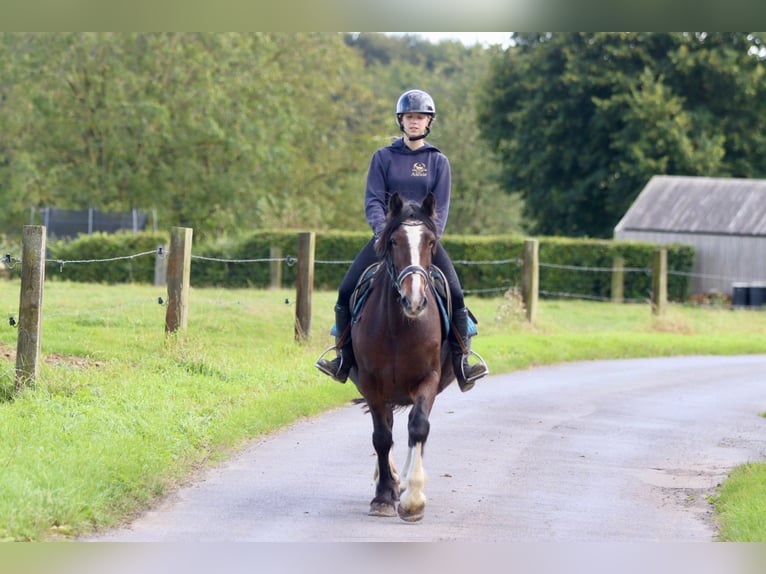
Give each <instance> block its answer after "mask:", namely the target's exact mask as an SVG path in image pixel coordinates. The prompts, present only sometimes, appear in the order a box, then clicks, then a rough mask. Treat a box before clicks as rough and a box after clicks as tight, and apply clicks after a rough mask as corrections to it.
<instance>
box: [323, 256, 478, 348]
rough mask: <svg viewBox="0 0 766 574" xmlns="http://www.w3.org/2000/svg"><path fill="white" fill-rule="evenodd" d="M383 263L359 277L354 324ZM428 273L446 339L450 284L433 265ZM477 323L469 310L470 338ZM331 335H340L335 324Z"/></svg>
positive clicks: (353, 301)
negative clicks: (376, 273)
mask: <svg viewBox="0 0 766 574" xmlns="http://www.w3.org/2000/svg"><path fill="white" fill-rule="evenodd" d="M382 263H383V262H382V261H377V262H375V263H373V264H372V265H370V266H369V267H367V269H365V270H364V273H362V275H361V277H359V281H357V283H356V287H354V291H353V292H352V294H351V299H350V300H349V308H350V309H351V321H352V323H353V321H354V318H355V317H356V316H357V315H359V313H360V312H361V311H362V308H363V307H364V303H365V301H366V299H367V295H369V293H370V290H371V289H372V286H373V278H374V276H375V272H376V271H377V270H378V268H379V267H380V266H381V265H382ZM428 273H429V275H430V276H431V286H432V287H433V292H434V295H435V299H436V301H437V303H438V304H439V309H440V311H441V318H442V337H443V338H444V339H446V338H447V336H448V335H449V330H450V324H451V322H452V297H451V295H450V290H449V284H448V283H447V277H446V276H445V275H444V272H442V270H441V269H439V268H438V267H436V266H435V265H431V267H430V268H429V269H428ZM476 323H477V321H476V317H474V315H473V313H471V311H470V310H469V311H468V337H473V336H475V335H476V334H477V333H478V331H477V328H476ZM330 334H331V335H333V336H335V337H337V336H338V335H339V333H338V330H337V326H336V325H334V324H333V326H332V329H331V331H330Z"/></svg>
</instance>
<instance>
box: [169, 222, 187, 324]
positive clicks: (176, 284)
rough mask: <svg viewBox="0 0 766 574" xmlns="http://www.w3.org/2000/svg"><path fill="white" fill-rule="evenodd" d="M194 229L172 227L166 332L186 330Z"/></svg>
mask: <svg viewBox="0 0 766 574" xmlns="http://www.w3.org/2000/svg"><path fill="white" fill-rule="evenodd" d="M192 231H193V230H192V229H191V228H188V227H172V228H171V229H170V252H169V253H168V254H167V257H168V309H167V312H166V313H165V333H175V332H176V331H178V329H181V330H186V326H187V322H188V314H189V313H188V311H189V275H190V271H191V251H192Z"/></svg>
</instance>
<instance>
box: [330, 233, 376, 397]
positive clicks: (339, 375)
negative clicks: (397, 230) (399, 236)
mask: <svg viewBox="0 0 766 574" xmlns="http://www.w3.org/2000/svg"><path fill="white" fill-rule="evenodd" d="M377 259H378V256H377V255H376V254H375V238H373V239H371V240H370V241H369V242H368V243H367V244H366V245H365V246H364V247H363V248H362V250H361V251H360V252H359V253H358V254H357V256H356V257H355V258H354V262H353V263H352V264H351V267H349V269H348V271H346V275H345V277H344V278H343V281H342V282H341V284H340V288H339V289H338V301H337V303H336V304H335V330H336V338H335V344H336V347H337V345H339V344H342V347H339V348H336V351H337V353H338V356H337V357H335V358H334V359H333V360H332V361H328V360H327V359H319V360H318V361H317V362H316V363H315V365H316V367H317V368H318V369H319V370H320V371H322V372H323V373H325V374H327V375H329V376H331V377H332V378H333V379H335V380H336V381H338V382H340V383H345V382H346V379H348V374H349V371H350V370H351V367H353V366H354V363H355V360H354V348H353V346H352V344H351V309H349V300H350V299H351V294H352V293H353V292H354V289H355V288H356V284H357V282H358V281H359V278H360V277H361V276H362V273H364V270H365V269H367V267H369V266H370V265H372V264H373V263H375V261H377ZM347 327H348V329H346V328H347ZM344 332H345V337H344ZM341 339H342V340H341Z"/></svg>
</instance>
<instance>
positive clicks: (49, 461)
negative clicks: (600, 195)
mask: <svg viewBox="0 0 766 574" xmlns="http://www.w3.org/2000/svg"><path fill="white" fill-rule="evenodd" d="M165 295H166V294H165V292H164V290H163V289H162V288H154V287H149V286H137V285H127V286H126V285H121V286H103V285H82V284H74V283H64V282H49V283H47V284H46V286H45V294H44V305H43V309H44V321H43V330H42V350H43V356H44V359H45V360H44V362H43V364H42V367H41V373H40V376H39V378H38V380H37V383H36V384H35V385H34V386H33V387H31V388H27V389H25V390H23V391H22V392H21V393H20V394H18V395H15V394H14V388H13V387H14V365H15V363H14V361H13V358H12V354H13V352H14V351H15V348H16V335H17V332H16V330H15V329H14V328H12V327H11V326H10V325H8V322H7V320H6V317H9V316H15V315H16V314H17V313H18V301H19V283H18V282H14V281H10V282H2V283H0V312H4V313H6V316H5V317H2V319H3V323H0V325H3V326H2V327H0V351H2V353H0V436H2V437H3V439H2V441H0V492H2V493H3V495H2V496H0V539H3V540H50V539H58V538H69V537H73V536H77V535H81V534H84V533H87V532H89V531H91V530H93V529H96V528H106V527H109V526H114V525H116V524H118V523H120V521H123V520H125V519H126V518H128V517H130V516H131V515H132V514H133V513H135V512H136V511H138V510H140V509H142V508H145V507H147V506H148V505H150V504H151V503H152V502H153V501H154V500H155V499H156V498H157V497H159V496H161V495H163V494H164V493H167V492H168V491H169V490H170V489H173V488H175V487H177V486H178V484H179V483H182V482H183V481H184V480H185V479H186V478H187V477H188V476H189V475H190V474H192V473H193V472H194V471H195V469H197V468H199V467H201V466H204V465H206V464H210V463H211V462H215V461H220V460H221V459H223V458H225V457H226V456H228V455H229V454H230V453H231V452H232V451H233V450H235V449H237V448H238V447H240V446H241V445H243V444H244V443H245V441H247V440H250V439H252V438H253V437H256V436H259V435H261V434H264V433H268V432H272V431H274V430H276V429H279V428H281V427H283V426H285V425H287V424H289V423H290V422H292V421H294V420H296V419H298V418H300V417H305V416H312V415H315V414H317V413H320V412H323V411H325V410H327V409H331V408H335V407H338V406H340V405H343V404H345V403H347V402H348V401H349V400H351V399H352V398H354V397H356V396H357V393H356V390H355V388H354V387H353V385H339V384H337V383H334V382H332V381H330V380H329V379H328V378H327V377H325V376H323V375H322V374H320V373H319V372H318V371H317V370H316V369H315V368H314V367H313V364H314V360H315V359H316V357H317V356H318V354H319V353H320V352H321V351H322V350H324V349H325V348H326V347H327V346H329V345H330V344H332V339H331V337H330V336H329V334H328V331H329V327H330V325H331V324H332V321H333V316H332V307H333V304H334V300H335V294H334V293H329V292H315V293H314V300H313V304H312V309H313V324H312V340H311V342H310V343H304V344H298V343H296V342H295V340H294V319H295V307H294V301H293V298H294V291H289V290H278V291H261V290H245V289H240V290H218V289H192V291H191V295H190V310H189V326H188V329H187V330H186V331H185V332H183V333H180V334H178V335H176V336H170V337H168V336H166V335H165V332H164V319H165V307H164V306H162V305H160V304H159V303H158V298H159V297H163V298H164V297H165ZM286 301H287V303H286ZM468 303H469V306H470V307H471V309H472V310H473V311H474V313H475V314H476V315H477V317H478V318H479V332H480V336H479V337H477V338H476V339H475V341H474V347H475V348H476V350H477V351H479V352H480V353H481V354H482V355H483V356H484V358H485V359H486V360H487V362H488V363H489V364H490V367H491V369H492V372H493V373H501V372H510V371H512V370H516V369H523V368H528V367H531V366H534V365H543V364H552V363H560V362H564V361H572V360H587V359H604V358H628V357H648V356H665V355H681V354H734V353H760V352H764V349H766V313H756V312H746V311H738V312H733V311H729V310H726V309H699V308H687V307H672V308H671V309H670V310H669V311H668V313H667V314H666V315H665V316H663V317H662V318H655V317H653V316H652V315H651V313H650V310H649V307H648V306H647V305H613V304H609V303H594V302H583V301H566V302H557V301H543V302H542V303H541V306H540V310H539V315H538V321H537V323H536V325H535V326H530V325H528V324H527V323H526V322H525V320H524V318H523V312H522V310H521V307H520V305H519V303H518V300H516V299H514V298H512V297H508V298H495V299H478V298H469V299H468ZM756 415H757V413H754V416H756ZM727 500H728V495H727V494H726V493H725V492H722V493H721V495H720V499H719V504H724V503H725V502H726V501H727ZM722 516H723V517H725V516H726V514H725V513H724V514H723V515H722ZM724 519H725V518H724ZM756 537H760V538H759V539H760V540H764V539H766V534H764V530H763V529H762V530H761V531H760V532H759V533H758V534H756Z"/></svg>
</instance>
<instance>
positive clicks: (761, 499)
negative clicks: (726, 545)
mask: <svg viewBox="0 0 766 574" xmlns="http://www.w3.org/2000/svg"><path fill="white" fill-rule="evenodd" d="M764 484H766V464H763V463H758V464H746V465H744V466H741V467H739V468H737V469H735V470H734V471H733V472H732V474H731V476H730V477H729V479H728V480H727V481H726V482H724V484H723V485H722V486H721V487H720V488H719V489H718V493H717V494H716V496H714V497H713V503H714V505H715V508H716V512H717V514H718V521H719V523H720V531H719V538H720V539H721V540H723V541H727V542H764V541H766V496H764V492H763V491H764V488H763V486H764Z"/></svg>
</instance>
